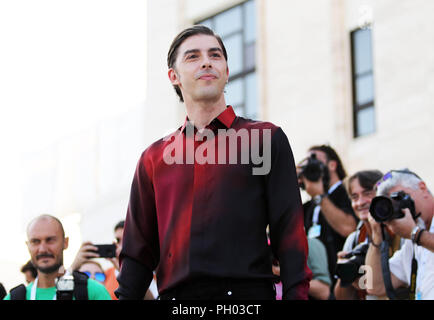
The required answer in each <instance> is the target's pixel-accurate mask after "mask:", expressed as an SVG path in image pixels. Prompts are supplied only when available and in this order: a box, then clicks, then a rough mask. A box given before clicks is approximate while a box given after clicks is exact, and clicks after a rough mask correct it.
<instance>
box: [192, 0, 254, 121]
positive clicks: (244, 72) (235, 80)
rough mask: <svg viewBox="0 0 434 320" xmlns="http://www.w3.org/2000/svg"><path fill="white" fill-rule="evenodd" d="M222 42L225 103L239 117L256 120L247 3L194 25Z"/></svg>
mask: <svg viewBox="0 0 434 320" xmlns="http://www.w3.org/2000/svg"><path fill="white" fill-rule="evenodd" d="M197 24H203V25H206V26H207V27H209V28H211V29H212V30H214V32H215V33H217V34H218V35H220V37H221V38H222V40H223V42H224V44H225V47H226V50H227V52H228V66H229V83H228V84H227V86H226V90H225V92H226V93H225V96H226V102H227V103H228V104H230V105H232V106H233V107H234V110H235V112H236V113H237V115H239V116H243V117H247V118H256V117H257V115H258V103H257V102H258V98H257V92H258V91H257V87H256V54H255V53H256V52H255V47H256V8H255V1H254V0H249V1H246V2H243V3H241V4H239V5H237V6H235V7H232V8H230V9H228V10H225V11H223V12H221V13H219V14H217V15H214V16H212V17H209V18H207V19H206V20H202V21H197Z"/></svg>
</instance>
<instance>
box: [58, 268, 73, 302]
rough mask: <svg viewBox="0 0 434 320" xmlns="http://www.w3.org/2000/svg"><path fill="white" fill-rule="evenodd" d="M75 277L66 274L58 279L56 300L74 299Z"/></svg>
mask: <svg viewBox="0 0 434 320" xmlns="http://www.w3.org/2000/svg"><path fill="white" fill-rule="evenodd" d="M74 285H75V284H74V277H73V276H72V275H69V274H65V275H64V276H63V277H60V278H59V279H57V282H56V300H72V297H73V293H74Z"/></svg>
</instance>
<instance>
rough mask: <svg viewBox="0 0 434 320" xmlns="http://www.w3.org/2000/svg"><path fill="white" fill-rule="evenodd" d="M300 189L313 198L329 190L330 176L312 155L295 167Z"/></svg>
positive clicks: (324, 166)
mask: <svg viewBox="0 0 434 320" xmlns="http://www.w3.org/2000/svg"><path fill="white" fill-rule="evenodd" d="M297 174H298V181H299V184H300V188H302V189H304V190H306V192H307V193H308V194H309V195H310V196H312V197H314V196H316V195H322V194H324V193H325V192H326V191H327V190H328V188H329V182H330V174H329V171H328V168H327V166H326V165H325V164H324V163H322V162H321V161H320V160H318V159H317V158H316V155H315V154H314V153H313V154H311V155H310V156H309V157H308V158H307V159H304V160H302V161H301V163H300V164H299V165H298V167H297Z"/></svg>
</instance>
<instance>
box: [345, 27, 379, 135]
mask: <svg viewBox="0 0 434 320" xmlns="http://www.w3.org/2000/svg"><path fill="white" fill-rule="evenodd" d="M351 51H352V72H353V77H352V78H353V123H354V137H360V136H364V135H367V134H370V133H373V132H375V108H374V74H373V61H372V39H371V28H369V27H368V28H363V29H357V30H355V31H353V32H351Z"/></svg>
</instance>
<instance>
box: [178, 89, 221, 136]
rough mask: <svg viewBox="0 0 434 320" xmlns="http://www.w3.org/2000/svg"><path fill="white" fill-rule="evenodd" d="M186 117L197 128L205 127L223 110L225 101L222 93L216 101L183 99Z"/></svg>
mask: <svg viewBox="0 0 434 320" xmlns="http://www.w3.org/2000/svg"><path fill="white" fill-rule="evenodd" d="M185 106H186V109H187V115H188V119H189V120H190V121H192V122H193V123H194V126H195V127H196V128H197V129H199V130H200V129H202V128H204V127H206V126H207V125H208V124H210V122H211V121H212V120H213V119H215V118H216V117H217V116H218V115H219V114H220V113H222V112H223V111H225V109H226V102H225V99H224V95H221V97H220V98H219V100H217V101H194V102H188V101H185Z"/></svg>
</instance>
